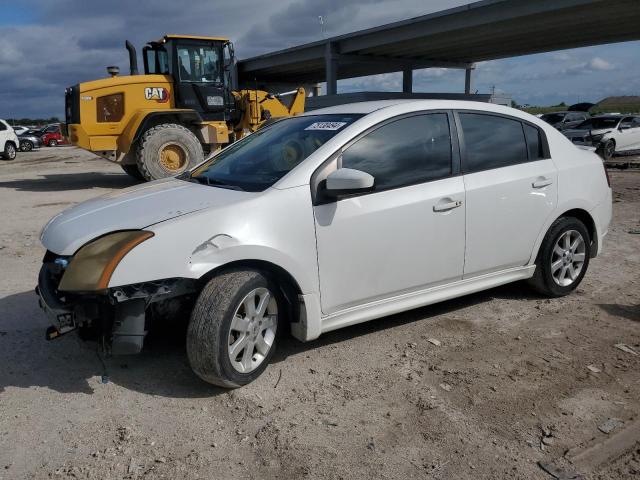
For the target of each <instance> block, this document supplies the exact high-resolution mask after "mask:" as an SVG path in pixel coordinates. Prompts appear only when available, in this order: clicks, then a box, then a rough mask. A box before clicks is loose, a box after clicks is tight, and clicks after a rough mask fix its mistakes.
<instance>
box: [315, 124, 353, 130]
mask: <svg viewBox="0 0 640 480" xmlns="http://www.w3.org/2000/svg"><path fill="white" fill-rule="evenodd" d="M346 124H347V122H315V123H312V124H311V125H309V126H308V127H307V128H305V130H340V129H341V128H342V127H344V126H345V125H346Z"/></svg>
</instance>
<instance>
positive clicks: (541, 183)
mask: <svg viewBox="0 0 640 480" xmlns="http://www.w3.org/2000/svg"><path fill="white" fill-rule="evenodd" d="M552 183H553V180H551V179H550V178H541V179H539V180H536V181H535V182H533V183H532V184H531V186H532V187H533V188H544V187H548V186H549V185H551V184H552Z"/></svg>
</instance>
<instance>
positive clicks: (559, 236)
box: [529, 217, 591, 297]
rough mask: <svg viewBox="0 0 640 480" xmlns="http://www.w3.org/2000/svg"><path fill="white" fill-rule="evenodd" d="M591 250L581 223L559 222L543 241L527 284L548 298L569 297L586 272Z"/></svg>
mask: <svg viewBox="0 0 640 480" xmlns="http://www.w3.org/2000/svg"><path fill="white" fill-rule="evenodd" d="M590 246H591V239H590V237H589V232H588V230H587V228H586V227H585V225H584V223H582V222H581V221H580V220H578V219H577V218H574V217H561V218H559V219H558V220H556V221H555V222H554V223H553V225H551V228H549V231H548V232H547V234H546V235H545V237H544V240H543V241H542V245H541V246H540V251H539V252H538V258H537V259H536V271H535V274H534V275H533V277H532V278H531V280H530V281H529V282H530V284H531V285H532V286H533V288H534V289H535V290H537V291H538V292H540V293H542V294H543V295H547V296H550V297H561V296H564V295H567V294H569V293H571V292H572V291H573V290H575V289H576V288H577V287H578V285H580V282H581V281H582V279H583V278H584V275H585V273H586V272H587V268H588V267H589V259H590V252H591V248H590Z"/></svg>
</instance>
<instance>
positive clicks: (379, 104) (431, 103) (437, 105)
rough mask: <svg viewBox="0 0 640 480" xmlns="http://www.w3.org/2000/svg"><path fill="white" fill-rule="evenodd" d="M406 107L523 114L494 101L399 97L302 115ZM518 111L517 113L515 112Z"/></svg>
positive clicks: (362, 111)
mask: <svg viewBox="0 0 640 480" xmlns="http://www.w3.org/2000/svg"><path fill="white" fill-rule="evenodd" d="M402 106H404V107H406V110H407V111H414V110H447V109H458V110H464V109H467V110H482V111H487V112H497V113H505V114H510V115H516V116H517V115H518V114H524V112H522V111H521V110H516V109H514V108H511V107H505V106H503V105H498V104H495V103H488V102H474V101H470V100H446V99H432V100H423V99H406V98H399V99H394V100H375V101H369V102H356V103H345V104H342V105H335V106H333V107H326V108H320V109H318V110H310V111H307V112H305V113H303V114H302V115H305V116H308V115H332V114H338V115H341V114H365V115H367V114H370V113H373V112H376V111H378V110H382V109H387V108H393V107H401V108H402ZM516 112H518V113H516Z"/></svg>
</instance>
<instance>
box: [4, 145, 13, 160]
mask: <svg viewBox="0 0 640 480" xmlns="http://www.w3.org/2000/svg"><path fill="white" fill-rule="evenodd" d="M2 157H3V158H4V159H6V160H14V159H15V158H16V146H15V145H14V144H13V143H11V142H7V143H5V144H4V152H3V153H2Z"/></svg>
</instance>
